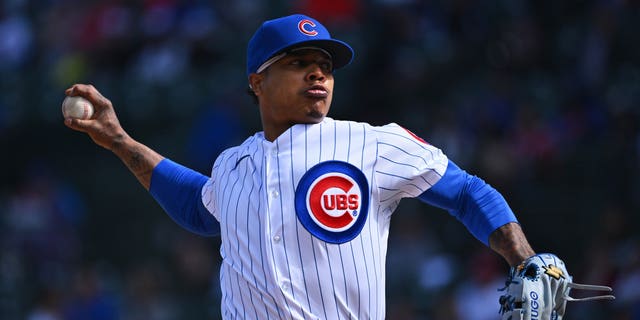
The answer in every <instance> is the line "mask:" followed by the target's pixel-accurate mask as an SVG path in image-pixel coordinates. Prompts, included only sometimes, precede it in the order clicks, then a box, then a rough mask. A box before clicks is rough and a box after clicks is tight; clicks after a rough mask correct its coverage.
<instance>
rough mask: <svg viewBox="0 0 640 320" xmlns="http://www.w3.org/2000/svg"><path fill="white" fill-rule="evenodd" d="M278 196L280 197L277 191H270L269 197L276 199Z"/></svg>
mask: <svg viewBox="0 0 640 320" xmlns="http://www.w3.org/2000/svg"><path fill="white" fill-rule="evenodd" d="M279 195H280V193H278V191H276V190H273V191H271V197H272V198H277V197H278V196H279Z"/></svg>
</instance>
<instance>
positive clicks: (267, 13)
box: [0, 0, 640, 320]
mask: <svg viewBox="0 0 640 320" xmlns="http://www.w3.org/2000/svg"><path fill="white" fill-rule="evenodd" d="M294 12H302V13H306V14H309V15H311V16H314V17H316V18H317V19H318V20H320V21H322V22H323V23H325V24H326V25H327V26H328V27H329V29H330V30H332V33H333V35H334V36H335V37H337V38H339V39H343V40H345V41H347V42H349V43H350V44H351V45H352V46H353V47H354V49H355V51H356V57H355V61H354V63H353V65H352V66H350V67H349V68H347V69H345V70H341V71H339V72H337V74H336V92H335V98H334V104H333V108H332V112H331V116H332V117H334V118H338V119H339V118H350V119H354V120H360V121H368V122H371V123H373V124H385V123H388V122H398V123H401V124H403V125H404V126H406V127H408V128H410V129H411V130H413V131H414V132H416V133H418V134H419V135H421V136H422V137H424V138H425V139H426V140H427V141H429V142H430V143H432V144H434V145H436V146H438V147H440V148H442V149H444V151H445V153H447V154H448V155H449V157H450V158H452V159H453V160H455V161H456V162H457V163H458V164H459V165H461V166H462V167H463V168H465V169H467V171H469V172H471V173H474V174H477V175H479V176H480V177H482V178H484V179H485V180H486V181H487V182H489V183H490V184H492V185H493V186H494V187H496V188H497V189H498V190H500V191H501V192H502V193H503V194H504V195H505V197H506V198H507V199H508V201H509V202H510V204H511V207H512V208H513V209H514V211H515V212H516V213H517V215H518V217H519V219H520V221H521V222H522V224H523V226H524V229H525V232H526V234H527V235H528V237H529V238H530V241H531V242H532V244H533V246H534V248H535V249H537V250H541V251H549V252H554V253H557V254H558V255H559V256H560V257H562V258H563V259H564V260H565V262H566V263H567V265H568V268H569V271H570V272H572V273H573V275H574V278H575V279H576V280H577V281H579V282H583V283H594V284H608V285H612V286H613V287H614V289H615V294H616V295H617V297H618V299H617V300H616V301H615V302H612V303H584V304H577V303H576V304H570V305H569V306H568V314H569V316H568V317H567V318H568V319H617V320H620V319H640V242H639V240H640V233H639V232H638V227H639V223H638V221H639V217H638V208H639V205H640V159H639V155H640V41H638V39H639V32H640V2H639V1H634V0H599V1H595V0H592V1H524V0H496V1H470V0H454V1H444V0H440V1H420V0H369V1H365V0H343V1H338V0H325V1H322V0H305V1H284V0H280V1H256V0H218V1H200V0H148V1H124V0H107V1H79V0H40V1H29V0H4V1H2V5H1V6H0V75H1V77H0V136H1V137H2V138H1V141H2V142H1V145H0V147H1V148H2V150H4V151H3V152H2V154H3V155H2V156H1V158H2V163H3V167H4V168H5V169H4V170H2V179H1V181H2V183H1V188H0V212H1V214H2V215H1V216H0V318H1V319H29V320H44V319H47V320H48V319H105V320H108V319H160V320H163V319H216V318H218V317H219V311H218V310H219V304H220V301H219V299H220V296H219V285H218V275H217V272H218V266H219V261H220V257H219V253H218V246H219V240H218V239H207V238H201V237H197V236H194V235H191V234H189V233H187V232H186V231H183V230H182V229H180V228H179V227H178V226H177V225H175V224H174V223H173V222H172V221H171V220H170V218H168V217H167V216H166V215H165V214H164V213H163V212H162V211H161V209H160V207H159V206H158V205H157V204H155V203H154V202H153V200H152V199H151V197H150V196H149V195H148V194H147V193H146V192H145V190H144V189H143V188H142V187H141V186H140V185H138V183H137V181H136V180H135V178H134V177H133V176H131V175H130V174H129V172H128V171H127V170H126V168H125V167H124V165H122V164H121V163H120V162H119V160H118V159H117V158H116V157H115V156H113V155H112V154H110V153H109V152H107V151H105V150H103V149H100V148H99V147H97V146H95V145H93V143H92V142H91V141H90V139H89V138H88V137H86V136H85V135H83V134H80V133H77V132H73V131H71V130H69V129H67V128H66V127H65V126H64V125H63V123H62V117H61V113H60V104H61V102H62V99H63V98H64V95H63V91H64V89H66V88H67V87H69V86H70V85H71V84H73V83H76V82H80V83H92V84H94V85H95V86H96V87H98V88H99V90H101V92H102V93H103V94H104V95H105V96H107V97H108V98H110V99H111V100H112V102H113V103H114V105H115V106H116V110H117V112H118V114H119V116H120V119H121V122H122V124H123V126H124V127H125V129H127V130H128V132H129V133H130V134H131V135H132V136H133V137H135V138H137V139H138V140H140V141H142V142H144V143H146V144H148V145H149V146H151V147H152V148H154V149H156V150H158V151H159V152H160V153H162V154H163V155H165V156H167V157H170V158H172V159H173V160H176V161H178V162H181V163H183V164H186V165H189V166H191V167H192V168H194V169H197V170H199V171H201V172H203V173H208V171H209V170H210V166H211V163H212V161H213V159H214V158H215V156H216V155H217V154H218V153H219V152H220V151H221V150H222V149H224V148H225V147H228V146H231V145H235V144H237V143H239V142H241V141H242V140H243V139H244V138H245V137H246V136H248V135H250V134H252V133H253V132H255V131H256V130H260V129H259V125H260V123H259V119H258V114H257V113H258V111H257V108H256V107H255V106H254V105H253V104H252V102H251V100H250V98H249V97H248V96H247V95H246V94H245V89H246V79H245V76H244V75H245V69H244V68H245V60H244V59H245V48H246V43H247V41H248V39H249V37H250V36H251V34H252V33H253V31H254V30H255V29H256V28H257V27H258V25H259V23H260V22H261V21H263V20H265V19H270V18H274V17H276V16H282V15H286V14H289V13H294ZM506 272H507V265H506V264H505V263H504V262H503V261H502V260H501V259H500V258H499V257H498V256H496V255H495V254H494V253H492V252H490V251H488V250H487V249H486V248H483V246H482V245H481V244H480V243H479V242H477V241H476V240H474V239H473V238H472V237H471V236H470V235H469V234H467V233H466V231H465V230H464V229H463V227H461V225H459V224H458V223H457V222H456V221H455V220H454V219H453V218H451V217H450V216H449V215H448V214H447V213H445V212H443V211H441V210H436V209H433V208H429V207H427V206H425V205H422V204H421V203H419V202H417V201H412V200H405V201H404V202H403V203H402V204H401V207H400V208H399V210H398V211H397V212H396V214H395V215H394V219H393V222H392V230H391V238H390V246H389V253H388V270H387V279H388V300H387V310H388V318H389V319H464V320H469V319H470V320H484V319H497V318H498V314H497V312H498V305H497V296H498V295H499V292H498V291H497V289H498V288H500V287H502V286H503V283H504V276H505V274H506Z"/></svg>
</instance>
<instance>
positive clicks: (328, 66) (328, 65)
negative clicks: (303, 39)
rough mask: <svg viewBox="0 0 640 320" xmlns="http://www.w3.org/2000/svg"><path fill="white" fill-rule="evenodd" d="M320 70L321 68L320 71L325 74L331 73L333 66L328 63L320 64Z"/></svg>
mask: <svg viewBox="0 0 640 320" xmlns="http://www.w3.org/2000/svg"><path fill="white" fill-rule="evenodd" d="M320 68H322V70H324V71H327V72H332V71H333V64H332V63H331V62H329V61H326V62H321V63H320Z"/></svg>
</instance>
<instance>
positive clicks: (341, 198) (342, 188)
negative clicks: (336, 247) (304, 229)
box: [307, 173, 362, 232]
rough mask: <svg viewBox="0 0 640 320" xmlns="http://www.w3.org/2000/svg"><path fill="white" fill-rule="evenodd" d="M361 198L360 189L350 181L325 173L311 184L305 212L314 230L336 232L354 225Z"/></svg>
mask: <svg viewBox="0 0 640 320" xmlns="http://www.w3.org/2000/svg"><path fill="white" fill-rule="evenodd" d="M361 198H362V195H361V194H360V188H359V187H358V186H357V185H356V182H355V181H354V180H353V179H352V178H351V177H349V176H347V175H345V174H341V173H328V174H325V175H322V176H320V177H318V178H317V179H316V181H314V182H313V183H312V184H311V187H310V188H309V191H308V193H307V208H308V210H309V212H311V219H313V221H314V222H315V223H316V224H317V225H318V226H320V227H321V228H323V229H325V230H327V231H333V232H340V231H344V230H347V229H349V228H350V227H351V226H352V225H353V224H354V223H355V221H356V217H357V216H358V212H359V209H360V199H361Z"/></svg>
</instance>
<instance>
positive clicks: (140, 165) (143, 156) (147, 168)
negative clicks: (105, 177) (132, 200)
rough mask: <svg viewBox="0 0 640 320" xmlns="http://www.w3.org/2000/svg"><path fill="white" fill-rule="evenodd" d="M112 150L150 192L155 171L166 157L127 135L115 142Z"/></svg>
mask: <svg viewBox="0 0 640 320" xmlns="http://www.w3.org/2000/svg"><path fill="white" fill-rule="evenodd" d="M110 149H111V151H112V152H113V153H114V154H115V155H116V156H118V158H120V160H122V162H124V164H125V165H126V166H127V168H129V170H130V171H131V172H132V173H133V174H134V175H135V176H136V178H137V179H138V181H139V182H140V184H142V185H143V186H144V187H145V189H147V190H149V187H150V185H151V174H152V172H153V169H154V168H155V167H156V166H157V165H158V163H160V161H162V159H164V157H162V156H161V155H160V154H158V153H157V152H155V151H153V150H152V149H151V148H149V147H147V146H145V145H144V144H142V143H140V142H137V141H135V140H133V139H132V138H131V137H129V136H126V135H125V136H123V137H121V138H120V139H117V140H115V141H114V143H113V145H112V147H111V148H110Z"/></svg>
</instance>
